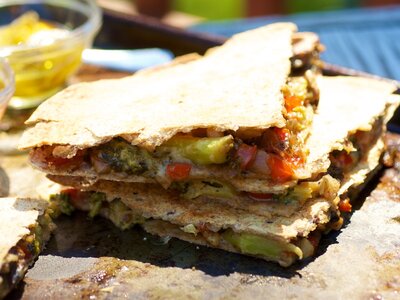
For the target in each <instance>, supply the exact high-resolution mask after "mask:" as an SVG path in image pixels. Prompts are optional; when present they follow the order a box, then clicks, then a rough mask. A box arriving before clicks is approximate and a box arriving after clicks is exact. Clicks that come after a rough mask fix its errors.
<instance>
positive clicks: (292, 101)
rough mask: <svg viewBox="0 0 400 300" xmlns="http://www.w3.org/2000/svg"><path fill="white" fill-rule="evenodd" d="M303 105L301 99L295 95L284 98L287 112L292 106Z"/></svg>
mask: <svg viewBox="0 0 400 300" xmlns="http://www.w3.org/2000/svg"><path fill="white" fill-rule="evenodd" d="M301 105H303V99H302V98H300V97H297V96H288V97H286V98H285V108H286V111H287V112H288V113H289V112H291V111H292V110H293V109H294V108H296V107H298V106H301Z"/></svg>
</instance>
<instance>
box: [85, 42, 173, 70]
mask: <svg viewBox="0 0 400 300" xmlns="http://www.w3.org/2000/svg"><path fill="white" fill-rule="evenodd" d="M173 57H174V55H173V54H172V52H170V51H168V50H165V49H159V48H150V49H137V50H104V49H86V50H84V51H83V55H82V60H83V62H84V63H86V64H91V65H97V66H101V67H104V68H107V69H112V70H118V71H126V72H135V71H138V70H140V69H144V68H147V67H152V66H155V65H159V64H163V63H166V62H169V61H170V60H171V59H172V58H173Z"/></svg>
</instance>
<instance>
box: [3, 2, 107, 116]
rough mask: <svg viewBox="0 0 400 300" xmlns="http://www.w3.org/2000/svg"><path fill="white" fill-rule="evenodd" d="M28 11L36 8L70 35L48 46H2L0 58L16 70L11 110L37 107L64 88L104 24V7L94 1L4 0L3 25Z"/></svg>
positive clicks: (51, 22) (45, 18)
mask: <svg viewBox="0 0 400 300" xmlns="http://www.w3.org/2000/svg"><path fill="white" fill-rule="evenodd" d="M29 11H35V12H36V13H37V14H38V15H39V17H40V20H42V21H45V22H48V23H50V24H55V25H56V27H57V28H58V27H59V28H62V29H67V30H68V34H67V35H65V36H61V37H56V39H52V40H51V41H50V42H49V43H47V44H45V45H27V44H18V45H16V46H6V47H4V46H3V47H0V57H4V58H6V59H7V61H8V62H9V64H10V65H11V67H12V69H13V70H14V73H15V94H14V97H13V98H12V99H11V101H10V103H9V107H10V108H11V109H29V108H33V107H36V106H37V105H38V104H40V102H42V101H43V100H45V99H46V98H48V97H49V96H51V95H53V94H55V93H56V92H58V91H59V90H61V89H63V88H64V87H65V85H66V83H67V80H68V79H69V78H70V77H71V75H72V74H74V72H75V71H76V70H77V69H78V67H79V66H80V64H81V59H82V51H83V50H84V49H85V48H87V47H90V46H91V45H92V42H93V39H94V36H95V35H96V33H97V32H98V30H99V29H100V26H101V10H100V9H99V7H98V6H97V5H96V1H95V0H1V1H0V26H5V25H9V24H10V23H11V22H12V21H13V20H15V19H16V18H18V17H20V16H21V15H23V14H25V13H27V12H29Z"/></svg>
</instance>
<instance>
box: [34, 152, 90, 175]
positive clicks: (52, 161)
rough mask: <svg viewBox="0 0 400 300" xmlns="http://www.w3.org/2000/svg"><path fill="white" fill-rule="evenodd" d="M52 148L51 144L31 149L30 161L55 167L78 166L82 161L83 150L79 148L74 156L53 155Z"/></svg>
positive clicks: (68, 167) (67, 167)
mask: <svg viewBox="0 0 400 300" xmlns="http://www.w3.org/2000/svg"><path fill="white" fill-rule="evenodd" d="M53 149H54V147H53V146H43V147H41V148H38V149H35V150H33V151H32V152H31V154H30V156H31V160H32V162H33V163H35V164H37V165H39V166H43V167H49V168H52V167H55V168H61V169H70V168H73V167H78V166H79V165H80V164H81V163H82V162H83V158H84V151H83V150H79V151H78V152H77V153H76V155H75V156H74V157H71V158H63V157H57V156H53Z"/></svg>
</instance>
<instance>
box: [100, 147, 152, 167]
mask: <svg viewBox="0 0 400 300" xmlns="http://www.w3.org/2000/svg"><path fill="white" fill-rule="evenodd" d="M99 151H100V152H99V154H98V155H99V158H100V159H102V160H103V161H105V162H106V163H108V164H109V165H110V166H111V168H112V169H114V170H115V171H118V172H126V173H128V174H142V173H144V172H146V171H148V170H149V169H150V167H151V165H152V164H153V158H152V157H151V155H150V154H149V152H147V151H146V150H144V149H141V148H139V147H137V146H133V145H131V144H129V143H127V142H125V141H124V140H121V139H114V140H112V141H110V142H108V143H106V144H104V145H102V146H100V148H99Z"/></svg>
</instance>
